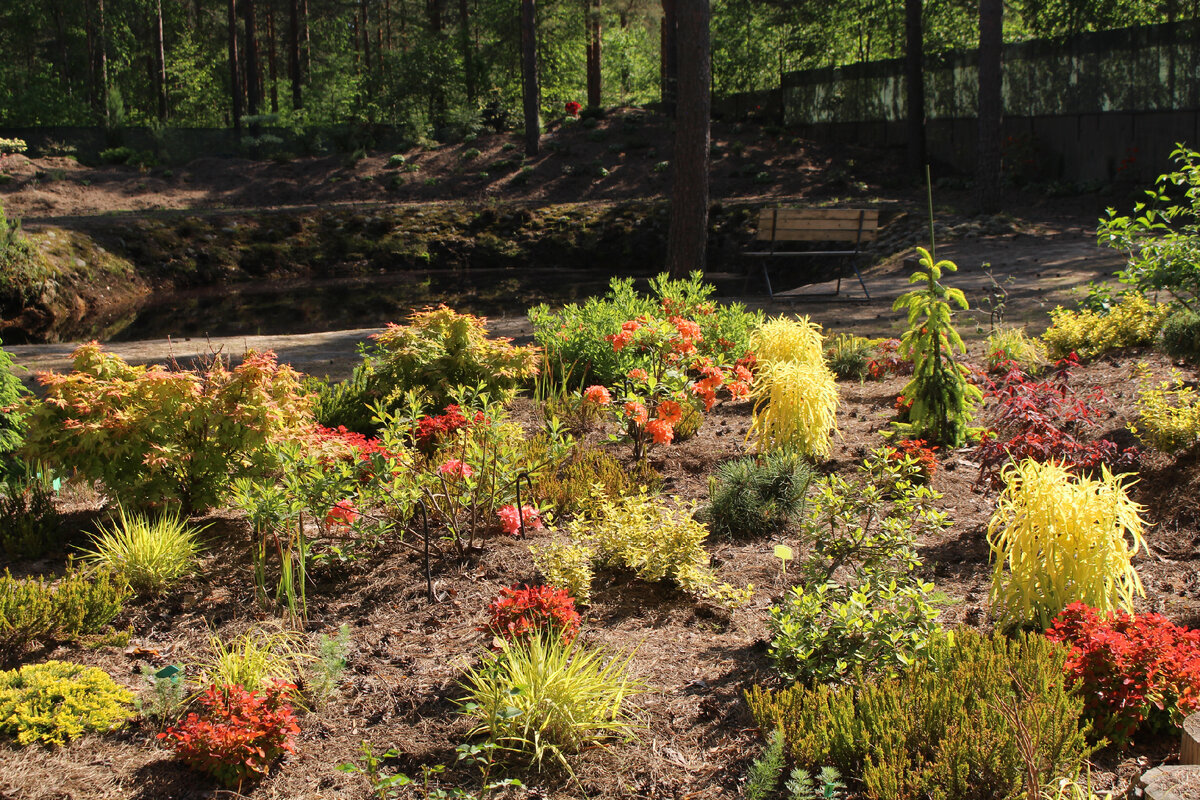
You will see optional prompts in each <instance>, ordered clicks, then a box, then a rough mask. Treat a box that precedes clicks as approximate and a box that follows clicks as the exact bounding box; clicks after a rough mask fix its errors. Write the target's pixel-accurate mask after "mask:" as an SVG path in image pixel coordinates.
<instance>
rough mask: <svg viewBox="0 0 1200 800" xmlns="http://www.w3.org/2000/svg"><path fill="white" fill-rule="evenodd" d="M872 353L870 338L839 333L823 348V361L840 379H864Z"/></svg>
mask: <svg viewBox="0 0 1200 800" xmlns="http://www.w3.org/2000/svg"><path fill="white" fill-rule="evenodd" d="M872 353H873V347H872V345H871V340H870V339H868V338H866V337H865V336H854V335H853V334H848V333H839V334H838V335H837V336H835V337H834V339H833V341H832V342H831V343H830V344H829V347H827V348H826V349H825V363H827V364H828V365H829V369H831V370H832V371H833V374H834V375H837V376H838V377H839V378H841V379H842V380H855V381H864V380H866V379H867V375H868V374H869V365H870V363H871V356H872Z"/></svg>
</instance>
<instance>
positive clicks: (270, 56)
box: [267, 0, 279, 114]
mask: <svg viewBox="0 0 1200 800" xmlns="http://www.w3.org/2000/svg"><path fill="white" fill-rule="evenodd" d="M278 55H279V53H278V51H277V50H276V48H275V0H267V69H268V70H269V72H270V78H271V113H272V114H278V113H279V69H278V67H277V66H276V63H275V62H276V59H277V57H278Z"/></svg>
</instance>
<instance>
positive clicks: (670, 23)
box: [659, 0, 680, 117]
mask: <svg viewBox="0 0 1200 800" xmlns="http://www.w3.org/2000/svg"><path fill="white" fill-rule="evenodd" d="M679 2H680V0H662V11H663V16H662V27H661V28H660V31H659V37H660V63H659V71H660V78H659V80H660V84H661V88H660V91H661V93H662V107H663V113H664V114H666V115H667V116H668V117H673V116H675V101H676V97H677V95H678V91H679V64H678V62H679V57H678V53H679V46H678V36H677V33H676V29H677V27H678V21H677V19H676V12H675V7H676V4H677V3H679Z"/></svg>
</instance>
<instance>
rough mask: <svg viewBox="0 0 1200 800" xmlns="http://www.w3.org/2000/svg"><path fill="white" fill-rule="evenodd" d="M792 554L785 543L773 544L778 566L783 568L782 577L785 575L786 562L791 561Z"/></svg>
mask: <svg viewBox="0 0 1200 800" xmlns="http://www.w3.org/2000/svg"><path fill="white" fill-rule="evenodd" d="M794 555H795V554H794V553H793V552H792V548H790V547H788V546H787V545H786V544H777V545H775V557H776V558H778V559H779V566H780V568H781V569H782V570H783V577H785V578H786V577H787V562H789V561H791V560H792V557H793V556H794Z"/></svg>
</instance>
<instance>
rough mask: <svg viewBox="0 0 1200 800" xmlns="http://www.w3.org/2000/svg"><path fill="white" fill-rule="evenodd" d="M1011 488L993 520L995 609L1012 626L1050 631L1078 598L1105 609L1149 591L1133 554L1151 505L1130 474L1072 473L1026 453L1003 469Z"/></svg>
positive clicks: (1140, 545)
mask: <svg viewBox="0 0 1200 800" xmlns="http://www.w3.org/2000/svg"><path fill="white" fill-rule="evenodd" d="M1001 476H1002V477H1003V479H1004V483H1005V487H1004V491H1003V492H1002V493H1001V494H1000V498H999V500H997V502H996V511H995V513H994V514H993V515H992V519H991V521H989V522H988V531H987V539H988V544H989V545H990V546H991V549H992V560H993V561H994V562H995V565H996V566H995V570H994V572H993V574H992V592H991V600H992V611H993V613H994V614H995V615H996V617H997V618H998V619H999V621H1000V623H1001V624H1002V625H1005V626H1010V627H1011V626H1015V625H1030V624H1032V625H1037V626H1038V627H1040V628H1042V629H1045V628H1047V627H1049V625H1050V623H1051V621H1053V619H1054V617H1056V616H1057V615H1058V613H1059V612H1060V611H1062V610H1063V609H1064V608H1066V607H1067V606H1068V605H1070V604H1071V603H1075V602H1082V603H1087V604H1088V605H1089V606H1092V607H1093V608H1095V609H1097V610H1098V611H1100V612H1101V613H1105V612H1109V611H1112V610H1114V609H1117V608H1121V609H1124V610H1125V611H1132V610H1133V598H1134V596H1135V595H1144V594H1145V592H1144V591H1143V589H1142V582H1141V580H1140V579H1139V578H1138V574H1137V570H1135V569H1134V567H1133V563H1132V560H1133V557H1134V556H1135V555H1136V554H1137V551H1138V550H1139V549H1142V550H1145V549H1147V548H1146V540H1145V539H1144V538H1143V535H1142V534H1143V530H1144V528H1145V522H1144V521H1143V519H1142V517H1141V514H1142V512H1144V511H1145V509H1144V508H1143V507H1142V506H1140V505H1138V504H1137V503H1135V502H1133V501H1132V500H1131V499H1130V498H1129V495H1128V493H1127V492H1126V489H1127V488H1128V486H1129V483H1128V482H1127V481H1126V480H1125V477H1126V476H1124V475H1121V476H1114V475H1113V474H1112V473H1111V472H1109V471H1108V468H1107V467H1103V466H1102V467H1101V468H1100V476H1099V477H1098V478H1090V477H1088V476H1086V475H1083V476H1076V475H1072V474H1071V473H1070V472H1069V471H1068V470H1067V469H1066V468H1065V467H1063V466H1061V465H1059V464H1056V463H1054V462H1052V461H1051V462H1047V463H1045V464H1042V463H1039V462H1037V461H1034V460H1032V459H1027V460H1025V461H1023V462H1021V463H1020V464H1009V465H1008V466H1006V467H1005V468H1004V470H1003V471H1002V472H1001Z"/></svg>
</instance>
